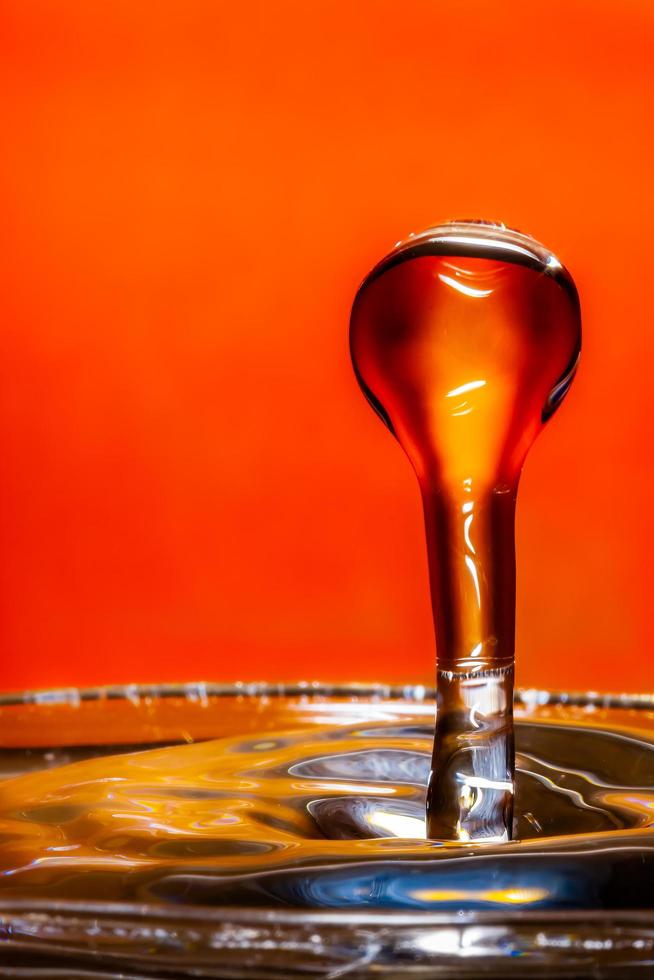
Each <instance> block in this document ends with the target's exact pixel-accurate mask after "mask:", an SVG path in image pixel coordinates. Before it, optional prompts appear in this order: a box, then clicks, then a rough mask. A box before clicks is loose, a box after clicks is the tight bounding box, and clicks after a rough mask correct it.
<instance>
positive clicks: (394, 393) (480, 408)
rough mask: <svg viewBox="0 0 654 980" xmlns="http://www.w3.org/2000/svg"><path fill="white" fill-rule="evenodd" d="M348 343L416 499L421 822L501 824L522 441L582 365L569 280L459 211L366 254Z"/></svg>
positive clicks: (493, 835) (530, 244)
mask: <svg viewBox="0 0 654 980" xmlns="http://www.w3.org/2000/svg"><path fill="white" fill-rule="evenodd" d="M350 344H351V351H352V360H353V364H354V368H355V372H356V374H357V377H358V380H359V382H360V384H361V387H362V389H363V391H364V393H365V395H366V397H367V398H368V400H369V401H370V403H371V404H372V406H373V408H375V410H376V411H377V412H378V414H379V415H380V416H381V418H382V419H383V421H384V422H385V423H386V425H387V426H388V428H389V429H390V430H391V432H392V433H393V434H394V435H395V437H396V438H397V440H398V441H399V442H400V444H401V446H402V447H403V449H404V450H405V452H406V454H407V456H408V457H409V459H410V461H411V463H412V465H413V467H414V469H415V472H416V474H417V477H418V481H419V484H420V490H421V494H422V500H423V507H424V515H425V529H426V537H427V551H428V558H429V570H430V578H431V594H432V603H433V612H434V623H435V629H436V647H437V657H438V670H439V673H438V707H439V710H438V721H437V725H438V729H439V730H438V731H437V738H436V741H435V751H434V758H433V773H434V777H433V778H434V785H433V792H431V793H430V796H429V810H430V819H429V827H430V836H432V837H434V838H447V839H458V840H463V841H465V840H471V839H474V840H489V839H498V840H500V839H506V838H508V837H509V836H510V832H511V809H512V785H513V746H512V729H511V718H510V713H511V705H512V700H513V698H512V689H513V688H512V685H513V663H514V656H515V540H514V524H515V505H516V496H517V491H518V481H519V477H520V472H521V469H522V466H523V463H524V460H525V456H526V454H527V451H528V449H529V447H530V446H531V444H532V443H533V441H534V439H535V438H536V436H537V435H538V433H539V431H540V430H541V428H542V427H543V425H544V424H545V422H546V421H547V420H548V419H549V418H550V416H551V415H552V413H553V412H554V411H555V409H556V408H557V407H558V405H559V404H560V402H561V400H562V398H563V397H564V396H565V394H566V392H567V390H568V388H569V385H570V383H571V381H572V378H573V375H574V372H575V370H576V365H577V360H578V357H579V351H580V317H579V302H578V298H577V293H576V290H575V287H574V283H573V281H572V279H571V277H570V275H569V274H568V273H567V272H566V270H565V269H564V268H563V267H562V265H561V263H560V262H559V261H558V260H557V259H556V257H555V256H553V255H552V254H551V253H550V252H548V251H547V250H546V249H545V248H544V247H543V246H541V245H540V244H539V243H538V242H536V241H535V240H534V239H532V238H530V237H529V236H527V235H523V234H521V233H519V232H515V231H512V230H511V229H507V228H505V227H504V226H503V225H495V224H491V223H484V222H452V223H449V224H445V225H441V226H438V227H436V228H433V229H430V230H429V231H427V232H424V233H422V234H421V235H418V236H415V237H413V238H411V239H409V240H407V241H406V242H404V243H401V244H400V245H399V246H398V247H396V249H395V250H394V251H393V252H392V253H391V254H390V255H389V256H387V257H386V258H385V259H384V260H383V261H382V262H381V263H380V264H379V265H378V266H377V267H376V268H375V269H373V271H372V272H371V273H370V275H369V276H368V277H367V279H366V280H365V281H364V283H363V285H362V286H361V288H360V290H359V292H358V294H357V296H356V299H355V302H354V306H353V310H352V318H351V327H350ZM482 678H484V679H485V681H484V680H483V679H482ZM475 719H480V720H481V722H480V724H477V722H476V720H475ZM480 790H481V793H480ZM482 797H483V798H482Z"/></svg>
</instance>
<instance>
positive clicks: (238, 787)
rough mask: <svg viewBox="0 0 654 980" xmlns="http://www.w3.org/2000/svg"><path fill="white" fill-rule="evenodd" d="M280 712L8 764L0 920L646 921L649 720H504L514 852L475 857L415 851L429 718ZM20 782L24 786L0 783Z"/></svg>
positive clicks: (293, 706) (443, 850)
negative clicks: (341, 916)
mask: <svg viewBox="0 0 654 980" xmlns="http://www.w3.org/2000/svg"><path fill="white" fill-rule="evenodd" d="M273 700H275V699H273ZM276 701H277V703H274V704H271V703H266V704H262V705H260V706H259V707H257V706H256V705H251V707H252V709H253V711H255V712H256V713H257V714H258V717H259V722H260V725H259V727H260V731H259V732H258V734H253V733H248V734H246V735H243V734H238V735H237V734H232V735H230V736H225V737H223V738H220V739H213V740H209V741H203V742H196V743H192V744H176V745H169V746H165V747H160V748H155V749H149V750H146V751H134V749H133V747H132V748H130V747H129V746H125V747H122V748H121V747H120V746H114V747H113V748H111V747H102V746H95V747H87V748H83V747H82V748H72V747H71V748H68V749H63V750H56V749H55V750H50V751H46V750H42V751H40V750H36V749H32V750H30V751H29V752H25V751H23V752H21V751H20V750H18V749H14V750H4V751H3V752H2V753H0V765H1V766H3V767H4V769H3V772H2V775H3V776H4V777H5V778H4V781H2V782H0V839H1V840H2V848H1V849H0V901H1V902H7V901H13V900H16V901H19V900H20V901H24V900H26V899H29V900H34V901H40V902H45V903H46V907H48V906H47V903H54V902H55V901H58V900H61V899H67V900H70V899H76V900H79V901H83V902H92V903H98V902H99V903H109V904H108V905H107V907H106V915H107V917H110V916H111V914H112V909H111V907H110V903H115V902H126V901H127V902H134V903H143V902H145V903H163V904H169V905H170V904H173V905H175V906H176V907H179V906H183V905H190V906H193V907H196V908H197V907H204V908H215V907H224V906H229V907H234V906H238V907H244V906H255V907H264V908H273V907H286V908H289V907H290V908H295V909H302V908H304V909H308V908H313V909H342V910H348V909H351V910H359V911H360V910H362V909H366V908H378V909H379V908H386V909H393V910H397V911H401V910H411V909H413V910H432V911H459V910H488V909H514V910H518V911H520V910H522V911H524V910H532V911H533V910H534V909H566V908H577V909H586V910H597V909H603V908H613V909H639V908H647V907H648V906H649V904H650V901H651V875H652V872H653V871H654V844H653V843H652V833H651V826H652V822H653V820H654V718H653V717H652V715H651V714H649V715H648V714H646V713H644V712H631V713H628V712H618V711H614V712H611V711H602V710H597V711H594V712H591V713H589V712H588V711H587V710H585V709H574V708H557V707H554V708H551V709H549V708H543V709H534V710H531V711H525V710H521V711H519V712H518V715H519V717H518V719H517V726H516V735H517V746H518V754H517V759H518V779H517V798H518V807H517V816H516V819H515V825H514V834H515V836H516V838H519V842H518V841H514V842H513V843H509V844H500V845H495V846H493V845H490V844H489V845H488V846H486V847H483V848H479V847H478V846H477V845H472V844H467V845H466V844H461V843H434V842H433V841H429V840H426V830H427V828H426V824H425V796H426V790H427V781H428V774H429V766H430V754H431V745H432V737H433V707H432V706H431V705H430V704H428V703H423V704H416V703H413V704H411V703H402V702H397V701H396V702H389V701H379V700H378V701H365V700H363V701H359V702H357V703H349V704H348V703H347V702H346V701H343V700H337V699H335V698H334V699H328V700H326V701H322V702H320V701H316V702H314V703H303V702H301V701H298V702H295V703H293V702H291V701H290V700H287V699H284V698H280V699H276ZM234 708H235V706H234V705H233V704H232V705H229V704H227V705H223V704H221V703H220V702H219V701H215V700H213V701H211V702H208V703H207V706H206V709H205V711H204V714H205V715H207V718H208V719H209V720H210V719H213V721H214V724H215V725H216V726H217V727H218V728H222V729H223V730H226V727H228V726H229V723H230V722H229V721H227V722H226V721H225V719H226V718H227V719H230V720H231V723H235V724H238V720H237V716H236V714H235V713H234ZM155 709H156V710H158V706H157V705H155ZM92 713H93V712H91V714H92ZM199 713H200V712H198V711H195V712H193V711H189V712H187V718H186V719H185V720H184V722H183V724H184V728H183V731H184V733H185V737H187V738H191V737H192V735H191V733H192V732H193V731H195V730H196V729H197V727H198V721H200V724H201V726H206V725H207V724H209V723H210V722H209V721H208V720H207V718H205V719H204V720H202V719H198V715H199ZM103 715H104V721H103V727H104V730H105V732H106V737H107V738H112V737H114V738H116V737H119V735H120V731H119V729H120V728H121V727H122V726H120V725H118V726H115V725H114V723H113V721H112V716H118V717H120V711H119V709H118V710H117V711H115V712H113V711H112V710H111V708H109V709H108V710H104V709H103ZM62 720H64V719H63V716H62ZM179 720H180V721H181V720H182V719H181V718H180V719H179ZM278 726H281V728H282V729H283V730H279V728H278ZM298 726H299V727H298ZM271 727H272V728H273V729H275V728H277V730H272V731H271V730H270V728H271ZM181 731H182V729H181V728H180V729H179V730H178V735H180V734H181ZM107 753H110V754H107ZM111 753H113V754H111ZM85 756H86V757H87V758H85ZM21 766H22V767H23V768H24V769H25V770H36V771H24V772H23V773H22V774H20V775H14V778H9V779H7V778H6V777H7V775H8V774H9V771H10V770H13V772H14V773H15V772H16V771H17V770H19V769H20V767H21ZM42 767H49V768H42ZM473 852H474V860H471V856H472V855H473ZM98 915H99V917H100V919H101V917H102V913H98ZM92 941H93V940H92V937H90V938H89V942H92Z"/></svg>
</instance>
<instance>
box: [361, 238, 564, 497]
mask: <svg viewBox="0 0 654 980" xmlns="http://www.w3.org/2000/svg"><path fill="white" fill-rule="evenodd" d="M580 346H581V326H580V311H579V299H578V296H577V291H576V288H575V285H574V282H573V280H572V277H571V276H570V274H569V273H568V272H567V270H566V269H565V268H564V267H563V265H562V264H561V263H560V262H559V260H558V259H557V258H556V256H554V255H553V254H552V253H551V252H550V251H548V250H547V249H546V248H545V247H544V246H542V245H540V244H539V243H538V242H537V241H535V240H534V239H533V238H531V237H530V236H528V235H524V234H522V233H521V232H518V231H515V230H512V229H509V228H506V227H505V226H504V225H502V224H499V223H492V222H476V221H455V222H449V223H447V224H443V225H439V226H437V227H435V228H430V229H428V230H427V231H425V232H422V233H421V234H419V235H411V236H410V237H409V238H407V239H406V240H405V241H403V242H400V243H398V245H397V246H396V247H395V248H394V249H393V251H392V252H391V253H390V254H389V255H388V256H386V258H384V259H383V260H382V261H381V262H380V263H379V264H378V265H377V266H375V268H374V269H373V270H372V272H371V273H370V274H369V275H368V276H367V277H366V279H365V280H364V282H363V284H362V285H361V287H360V289H359V291H358V293H357V296H356V299H355V301H354V306H353V309H352V317H351V324H350V348H351V353H352V361H353V364H354V369H355V372H356V375H357V378H358V380H359V383H360V384H361V387H362V389H363V391H364V393H365V394H366V397H367V398H368V400H369V401H370V403H371V404H372V406H373V407H374V408H375V410H376V411H377V412H378V413H379V415H380V416H381V417H382V418H383V420H384V421H385V422H386V424H387V425H388V427H389V428H390V429H391V431H392V432H393V433H394V434H395V436H396V437H397V439H398V440H399V442H400V443H401V444H402V446H403V448H404V449H405V451H406V453H407V454H408V456H409V458H410V459H411V462H412V463H413V465H414V467H415V469H416V471H417V473H418V476H419V478H420V479H421V482H422V481H423V480H429V481H430V482H433V481H436V482H442V481H447V482H450V481H455V482H458V483H460V482H462V481H464V480H473V481H474V482H475V483H476V484H477V485H480V484H481V485H485V486H487V487H489V488H490V487H492V486H493V485H496V484H497V485H507V486H508V485H511V484H512V483H513V482H514V481H515V480H516V479H517V476H518V474H519V472H520V469H521V467H522V463H523V461H524V458H525V455H526V453H527V451H528V449H529V447H530V445H531V444H532V442H533V441H534V439H535V438H536V436H537V434H538V432H539V431H540V429H541V428H542V426H543V425H544V423H545V422H546V421H547V420H548V418H549V417H550V416H551V415H552V413H553V412H554V411H555V409H556V408H557V407H558V405H559V404H560V403H561V401H562V399H563V397H564V396H565V394H566V392H567V390H568V388H569V386H570V383H571V381H572V378H573V376H574V372H575V369H576V365H577V361H578V357H579V352H580Z"/></svg>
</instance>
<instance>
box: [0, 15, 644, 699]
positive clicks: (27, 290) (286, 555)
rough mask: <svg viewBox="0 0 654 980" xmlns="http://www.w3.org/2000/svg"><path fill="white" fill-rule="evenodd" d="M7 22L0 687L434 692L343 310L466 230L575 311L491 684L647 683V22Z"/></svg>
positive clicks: (409, 514) (405, 523) (412, 563)
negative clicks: (560, 272) (571, 344)
mask: <svg viewBox="0 0 654 980" xmlns="http://www.w3.org/2000/svg"><path fill="white" fill-rule="evenodd" d="M1 9H2V19H3V23H2V25H1V28H2V29H1V32H0V38H1V40H0V44H1V47H2V50H1V51H0V64H1V66H2V67H1V71H2V74H3V87H4V88H5V92H6V95H7V97H6V98H5V99H3V103H4V127H3V128H4V137H5V138H4V141H3V142H4V150H3V154H2V159H1V160H0V167H1V169H2V195H3V201H2V210H3V215H4V217H3V219H2V223H3V226H4V229H3V231H4V233H3V235H2V244H0V250H1V253H2V254H1V256H0V258H1V262H0V277H1V282H2V297H1V301H0V303H1V305H0V309H1V312H2V328H1V330H0V372H1V377H0V449H1V453H2V470H1V480H0V604H1V608H0V631H1V635H0V653H1V667H0V686H1V687H3V688H18V687H21V686H26V685H31V686H45V685H53V684H57V685H59V684H61V685H67V684H73V683H84V684H86V683H101V682H109V681H128V680H165V679H182V678H186V679H188V678H200V677H203V678H208V679H230V678H232V679H233V678H244V679H248V678H299V677H303V678H310V679H313V678H319V679H331V678H340V679H350V678H358V679H373V678H374V679H388V680H400V679H413V678H415V679H422V680H430V679H431V677H432V674H433V663H432V645H433V633H432V626H431V622H430V610H429V599H428V585H427V569H426V559H425V553H424V545H423V530H422V516H421V511H420V503H419V496H418V489H417V483H416V481H415V478H414V476H413V474H412V472H411V470H410V467H409V465H408V463H407V461H406V459H405V458H404V456H403V454H402V452H401V450H400V449H399V447H398V446H397V445H395V444H394V443H393V440H392V439H391V437H390V436H389V435H388V433H387V432H386V431H385V430H384V429H383V427H382V426H381V424H380V423H379V422H378V420H377V419H376V418H375V416H374V415H373V413H372V412H371V410H370V409H369V407H368V406H367V405H366V404H365V402H364V399H363V397H362V396H361V394H360V392H359V390H358V388H357V386H356V383H355V381H354V377H353V375H352V371H351V368H350V363H349V357H348V349H347V322H348V314H349V307H350V303H351V300H352V297H353V294H354V292H355V289H356V287H357V285H358V282H359V280H360V279H361V277H362V276H363V274H364V273H365V272H367V271H368V269H369V267H370V266H371V265H372V264H373V262H374V261H375V260H377V259H378V258H380V257H381V256H382V255H383V254H384V253H385V252H386V251H387V250H388V248H389V247H390V246H391V245H392V244H393V242H394V241H395V240H396V239H398V238H400V237H401V236H404V235H405V234H406V233H407V232H409V231H411V230H419V229H420V228H422V227H424V226H427V225H429V224H430V223H434V222H435V221H438V220H440V219H443V218H448V217H457V216H458V217H489V218H500V219H502V220H504V221H505V222H506V223H508V224H511V225H514V226H516V227H518V228H521V229H523V230H525V231H529V232H531V233H532V234H533V235H535V236H536V237H538V238H540V239H541V240H542V241H544V242H545V244H547V245H548V246H549V247H551V248H553V249H554V250H555V251H556V252H557V253H558V254H559V256H560V258H561V259H562V260H563V261H564V262H565V263H566V264H567V265H568V266H569V268H570V269H571V271H572V273H573V275H574V276H575V279H576V281H577V283H578V286H579V290H580V293H581V296H582V304H583V312H584V327H585V337H584V353H583V359H582V367H581V370H580V373H579V376H578V378H577V380H576V382H575V384H574V386H573V389H572V392H571V394H570V396H569V398H568V400H567V402H566V404H565V405H564V406H563V408H562V410H561V411H560V412H559V413H558V414H557V416H556V418H555V419H554V421H553V423H552V425H551V426H550V427H548V429H547V430H546V431H545V433H544V434H543V435H542V437H541V438H540V439H539V441H538V443H537V444H536V446H535V447H534V449H533V450H532V453H531V455H530V458H529V460H528V462H527V467H526V470H525V475H524V478H523V482H522V487H521V497H520V502H519V505H518V567H519V581H518V637H517V640H518V651H517V652H518V664H519V668H518V677H519V681H520V682H521V683H522V684H528V685H537V684H548V685H550V686H554V687H562V686H566V685H567V686H571V687H577V688H586V689H587V688H595V689H603V688H604V689H608V688H620V689H631V690H635V689H641V690H644V689H647V688H650V689H652V688H654V666H653V663H652V656H651V650H652V640H653V635H652V634H653V623H654V617H653V616H652V611H651V608H650V600H649V594H650V588H651V580H652V573H651V567H650V566H651V560H650V552H651V549H652V545H653V544H654V525H653V521H652V516H651V506H650V500H651V498H652V493H653V489H654V479H653V477H654V474H653V473H652V458H653V457H652V448H651V438H650V430H651V424H652V422H651V420H652V417H653V415H654V371H653V368H652V363H653V362H654V333H653V332H652V325H651V324H652V308H651V301H650V298H649V295H648V294H649V289H650V287H651V281H652V271H651V255H652V246H651V235H652V227H653V225H654V214H653V208H652V194H651V174H652V167H653V164H654V141H653V140H654V137H653V135H652V134H653V128H652V114H653V108H654V105H653V103H654V98H653V96H654V84H653V82H654V77H653V76H654V58H653V56H652V55H653V51H652V36H653V33H652V32H653V31H654V8H653V7H652V5H651V3H649V2H646V0H642V2H641V0H621V2H620V3H618V2H606V0H604V2H601V0H588V2H580V0H575V2H572V0H552V2H551V3H549V4H548V5H547V6H546V7H543V6H542V5H540V6H539V5H534V4H527V3H525V2H524V0H516V2H502V0H499V2H494V3H490V2H486V0H467V2H466V0H460V2H456V3H454V2H452V3H450V2H447V3H445V2H438V0H410V2H408V3H404V4H398V3H397V0H334V2H321V0H318V2H315V3H307V2H306V0H297V2H295V0H274V2H272V0H270V2H268V0H261V2H259V3H248V2H243V3H241V4H232V3H226V2H222V3H221V2H219V0H204V2H203V0H178V2H175V3H172V2H166V0H157V2H156V3H154V2H143V0H141V2H135V0H108V2H107V3H93V2H89V0H50V2H39V0H34V2H31V3H28V4H25V3H24V2H23V0H9V2H4V3H3V4H2V8H1ZM612 663H613V664H614V665H615V669H616V672H617V676H615V675H612V666H611V665H612Z"/></svg>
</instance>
